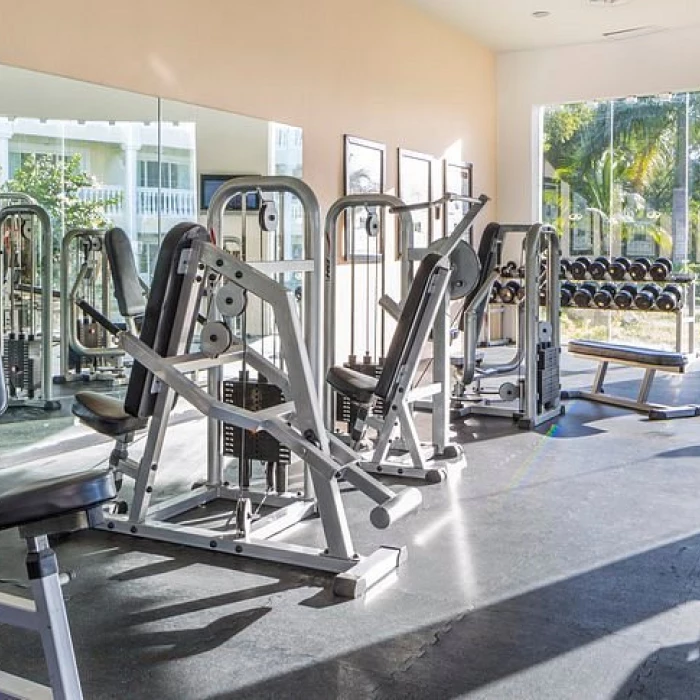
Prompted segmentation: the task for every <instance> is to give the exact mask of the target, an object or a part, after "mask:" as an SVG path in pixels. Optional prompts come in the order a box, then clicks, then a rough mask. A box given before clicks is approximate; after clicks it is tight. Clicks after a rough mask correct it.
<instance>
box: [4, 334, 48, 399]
mask: <svg viewBox="0 0 700 700" xmlns="http://www.w3.org/2000/svg"><path fill="white" fill-rule="evenodd" d="M2 361H3V365H4V370H5V380H6V381H7V386H8V387H9V391H10V395H11V396H17V392H25V393H26V394H27V396H28V397H29V398H30V399H33V398H34V392H35V391H37V390H38V389H39V388H40V387H41V343H40V342H39V341H38V340H27V339H26V338H13V337H9V338H6V339H5V354H4V357H3V358H2Z"/></svg>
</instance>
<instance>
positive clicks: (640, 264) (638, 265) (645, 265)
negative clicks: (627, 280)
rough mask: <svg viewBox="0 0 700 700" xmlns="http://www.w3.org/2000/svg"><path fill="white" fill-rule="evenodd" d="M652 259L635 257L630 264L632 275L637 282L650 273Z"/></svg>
mask: <svg viewBox="0 0 700 700" xmlns="http://www.w3.org/2000/svg"><path fill="white" fill-rule="evenodd" d="M650 269H651V261H650V260H649V258H635V260H634V262H633V263H632V264H631V265H630V277H631V278H632V279H633V280H636V281H637V282H641V281H642V280H643V279H645V278H646V276H647V275H648V274H649V270H650Z"/></svg>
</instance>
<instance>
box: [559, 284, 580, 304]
mask: <svg viewBox="0 0 700 700" xmlns="http://www.w3.org/2000/svg"><path fill="white" fill-rule="evenodd" d="M577 289H578V287H577V286H576V285H575V284H574V283H573V282H562V285H561V305H562V306H571V304H572V302H573V299H574V294H575V293H576V290H577Z"/></svg>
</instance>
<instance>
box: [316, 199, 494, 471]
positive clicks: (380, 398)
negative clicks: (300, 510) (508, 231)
mask: <svg viewBox="0 0 700 700" xmlns="http://www.w3.org/2000/svg"><path fill="white" fill-rule="evenodd" d="M474 201H475V202H476V206H474V207H473V208H472V210H470V212H469V214H468V215H467V216H466V217H465V218H464V220H463V221H462V222H461V223H460V225H459V226H458V228H457V229H456V232H455V233H453V234H452V236H450V238H448V239H443V240H441V241H439V242H438V243H436V244H433V245H432V246H430V247H429V248H428V249H426V250H422V251H420V254H417V255H416V256H415V257H414V258H413V261H415V260H419V261H422V260H428V259H429V260H428V262H427V263H426V265H425V266H423V263H422V262H421V265H420V266H419V271H420V270H422V272H421V274H420V276H419V275H418V274H416V276H415V278H414V275H413V271H412V269H411V263H412V260H411V258H410V256H409V251H411V250H412V244H413V230H414V229H413V220H412V216H411V213H410V212H411V211H412V210H414V209H415V208H417V207H423V208H424V207H426V206H431V205H432V204H433V203H428V204H427V205H426V204H423V205H406V204H404V203H403V202H402V201H401V200H399V199H398V198H396V197H393V196H391V195H386V194H362V195H348V196H345V197H342V198H340V199H339V200H337V201H336V202H335V203H334V204H333V205H332V206H331V207H330V209H329V211H328V214H327V216H326V223H325V238H326V268H325V269H326V308H327V310H328V312H327V314H326V327H325V337H326V365H327V368H328V370H327V375H326V378H327V381H328V385H329V392H328V395H327V398H326V425H327V427H328V428H329V429H331V430H335V428H336V420H337V419H338V413H340V417H341V418H342V419H343V420H344V421H345V422H347V423H348V426H349V435H348V436H346V439H347V440H348V441H349V442H350V444H351V445H352V447H353V448H354V449H359V448H361V447H363V448H364V449H362V452H361V454H362V456H363V461H362V462H361V466H362V467H363V468H364V469H365V470H366V471H368V472H370V473H375V474H389V475H392V476H397V477H405V478H413V479H416V478H417V479H424V480H426V481H429V482H438V481H441V480H442V479H443V478H444V476H445V475H446V472H447V470H448V468H460V467H463V466H465V464H466V460H465V458H464V455H463V451H462V450H461V448H460V447H459V446H458V445H454V444H450V443H449V442H448V428H449V426H448V421H449V398H448V387H449V363H448V361H447V358H448V354H449V331H450V329H449V298H450V296H452V297H455V298H457V297H458V296H463V295H464V294H466V293H468V292H469V291H470V290H471V288H473V286H474V285H475V284H476V282H477V279H478V275H479V270H478V262H477V260H476V255H475V253H474V251H473V249H472V248H471V246H469V244H468V243H466V242H465V241H464V240H463V237H464V236H465V235H466V234H467V233H468V231H469V227H470V226H471V224H472V222H473V221H474V219H475V218H476V216H477V215H478V213H479V212H480V211H481V209H482V208H483V206H484V205H485V204H486V202H487V201H488V200H487V198H485V197H484V198H482V199H480V200H474ZM358 209H359V210H364V211H365V212H366V220H365V227H366V230H367V233H368V234H369V235H370V237H374V238H375V249H376V251H382V250H384V245H383V241H382V240H381V234H382V229H381V226H380V225H379V222H380V220H381V214H380V211H381V210H384V212H385V213H395V214H397V215H398V222H399V232H400V238H401V241H402V244H403V246H404V247H403V250H404V251H406V254H405V255H404V256H403V258H402V272H403V274H402V277H401V279H402V282H403V285H402V299H403V301H402V303H401V304H398V303H396V302H395V301H393V300H391V299H389V298H388V297H387V296H386V295H384V294H383V292H384V289H385V285H384V279H383V276H382V281H381V284H380V283H379V280H378V276H379V275H378V270H379V267H380V264H381V265H383V256H382V259H381V261H380V259H379V255H377V261H376V270H375V282H374V285H372V284H371V283H370V281H369V280H370V276H369V271H368V269H365V272H366V279H367V285H366V289H365V290H364V291H365V294H366V299H365V300H364V302H363V304H364V307H365V308H364V309H363V310H364V311H365V313H366V318H365V323H366V324H367V327H368V329H369V324H370V323H373V326H374V328H373V333H371V332H370V331H369V330H367V332H366V336H365V341H366V348H369V345H370V339H372V338H374V345H375V356H374V357H373V356H372V355H371V354H370V352H369V349H367V350H366V351H365V356H364V357H363V358H362V362H361V363H358V362H357V358H356V355H355V345H354V342H353V340H354V333H353V331H351V334H350V337H351V355H350V357H349V359H348V362H347V363H346V364H345V365H344V366H342V367H341V366H338V365H336V364H335V363H336V341H337V325H336V317H337V315H338V313H340V310H339V308H338V300H337V298H336V289H337V279H336V277H337V252H336V241H337V238H338V230H337V228H338V221H339V220H340V218H341V216H342V215H343V214H346V213H347V214H349V215H350V217H351V219H352V220H355V217H354V214H355V212H356V211H357V210H358ZM346 220H347V217H346ZM375 222H376V225H375ZM349 233H350V235H353V232H352V231H351V232H349ZM436 260H437V261H439V267H440V268H441V270H442V271H441V272H440V273H437V272H436V269H437V268H435V267H434V266H435V265H436V262H435V261H436ZM426 270H428V272H426ZM354 272H355V269H354V264H351V270H350V274H351V294H350V310H349V311H348V314H347V317H349V318H351V319H352V318H353V317H354V316H355V314H356V311H357V308H356V304H355V302H356V298H355V293H354V292H355V289H356V285H355V282H354ZM433 275H434V276H433ZM372 286H373V287H374V291H375V296H376V297H377V298H375V299H374V303H371V302H370V296H371V292H372V289H371V287H372ZM380 287H381V291H382V297H381V298H379V290H380ZM377 306H379V307H380V308H379V311H378V314H377V315H374V314H370V307H371V308H372V309H375V308H376V307H377ZM384 309H386V310H387V311H389V312H390V314H391V315H392V316H393V317H394V318H395V319H396V321H397V324H398V325H397V329H396V331H395V333H394V336H393V338H392V341H391V344H390V347H389V350H388V352H387V353H386V354H385V353H384V351H383V332H384V319H383V312H384ZM370 315H371V316H372V318H373V320H372V321H371V320H370ZM342 317H343V318H345V317H346V314H345V313H343V314H342ZM351 324H353V321H352V320H351ZM431 332H432V343H433V361H432V364H433V377H432V379H433V381H432V382H431V383H428V384H420V385H418V384H419V382H417V381H416V377H417V373H418V368H419V363H420V360H421V355H422V352H423V348H424V345H425V343H426V341H427V340H428V336H429V335H430V334H431ZM377 336H380V339H379V342H378V343H377V340H376V339H377ZM377 345H379V347H381V348H382V350H381V355H380V356H377V354H376V350H377ZM401 353H405V355H403V356H402V355H401ZM330 388H332V389H334V390H335V393H336V394H337V396H338V398H339V399H340V401H339V402H338V403H336V402H335V401H334V400H333V395H332V393H331V392H330ZM419 401H421V402H427V403H428V405H429V406H430V408H431V410H432V413H433V423H432V436H431V443H430V444H427V445H425V444H422V443H421V442H420V440H419V437H418V433H417V430H416V427H415V423H414V419H413V415H412V413H413V409H414V405H415V404H416V403H417V402H419ZM338 404H340V408H341V411H340V412H339V411H338V410H337V409H338ZM368 428H369V429H371V430H373V431H374V439H373V440H372V441H371V443H370V444H369V445H367V443H366V442H365V437H366V435H367V429H368Z"/></svg>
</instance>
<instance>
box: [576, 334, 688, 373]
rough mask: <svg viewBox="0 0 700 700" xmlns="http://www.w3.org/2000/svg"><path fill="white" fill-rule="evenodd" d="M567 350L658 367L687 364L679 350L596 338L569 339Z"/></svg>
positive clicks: (676, 366) (600, 358)
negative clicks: (597, 339) (657, 348)
mask: <svg viewBox="0 0 700 700" xmlns="http://www.w3.org/2000/svg"><path fill="white" fill-rule="evenodd" d="M569 351H570V352H575V353H577V354H578V355H586V356H588V357H593V358H596V359H599V360H610V361H614V360H620V361H622V362H635V363H639V364H644V365H657V366H658V367H660V368H663V367H672V368H674V369H678V368H681V367H685V366H686V365H687V364H688V358H687V357H685V355H683V354H682V353H680V352H668V351H666V350H654V349H652V348H638V347H633V346H630V345H616V344H614V343H602V342H599V341H596V340H571V341H569Z"/></svg>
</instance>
